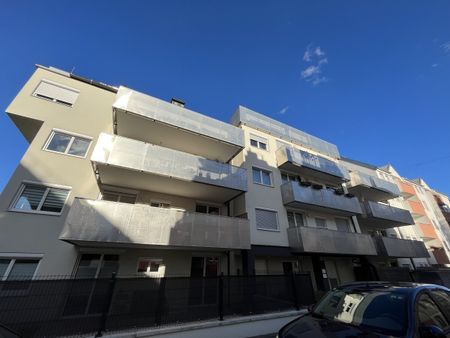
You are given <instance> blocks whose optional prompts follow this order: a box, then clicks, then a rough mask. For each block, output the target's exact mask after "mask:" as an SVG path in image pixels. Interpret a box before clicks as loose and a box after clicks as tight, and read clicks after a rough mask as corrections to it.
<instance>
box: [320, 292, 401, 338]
mask: <svg viewBox="0 0 450 338" xmlns="http://www.w3.org/2000/svg"><path fill="white" fill-rule="evenodd" d="M313 315H316V316H321V317H324V318H327V319H330V320H334V321H339V322H342V323H347V324H351V325H354V326H360V327H361V328H363V329H365V330H368V331H374V332H377V333H378V332H379V333H382V334H386V335H394V336H401V335H403V334H404V333H405V331H406V324H407V318H408V316H407V296H406V294H404V293H401V292H396V291H390V290H383V289H379V290H378V289H377V290H370V289H343V290H335V291H332V292H330V293H328V294H327V296H325V297H324V298H323V299H322V300H321V301H320V302H319V303H318V304H317V305H316V306H315V308H314V312H313Z"/></svg>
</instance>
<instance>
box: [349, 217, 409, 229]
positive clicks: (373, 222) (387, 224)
mask: <svg viewBox="0 0 450 338" xmlns="http://www.w3.org/2000/svg"><path fill="white" fill-rule="evenodd" d="M357 217H358V223H359V225H361V226H363V227H366V228H370V229H376V230H385V229H391V228H395V227H400V226H404V225H411V224H412V223H409V222H400V221H398V220H393V219H385V218H380V217H374V216H371V215H359V216H357Z"/></svg>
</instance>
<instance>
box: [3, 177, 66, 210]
mask: <svg viewBox="0 0 450 338" xmlns="http://www.w3.org/2000/svg"><path fill="white" fill-rule="evenodd" d="M27 184H28V185H38V186H42V187H45V188H46V190H45V192H44V194H43V195H42V197H41V200H40V201H39V205H38V206H37V208H36V210H24V209H16V208H15V205H16V203H17V202H18V200H19V198H20V196H21V195H22V193H23V191H24V190H25V187H26V185H27ZM52 188H54V189H61V190H67V191H68V193H67V196H66V199H65V200H64V204H63V206H62V208H61V211H60V212H52V211H42V210H39V209H40V208H42V205H43V204H44V202H45V199H46V198H47V195H48V193H49V191H50V189H52ZM71 192H72V187H69V186H63V185H58V184H49V183H41V182H34V181H27V180H24V181H22V182H21V183H20V187H19V189H18V191H17V193H16V195H15V196H14V198H13V200H12V203H11V205H10V206H9V208H8V211H11V212H21V213H26V214H39V215H48V216H60V215H61V214H62V213H63V211H64V207H65V206H66V203H67V200H68V199H69V196H70V193H71Z"/></svg>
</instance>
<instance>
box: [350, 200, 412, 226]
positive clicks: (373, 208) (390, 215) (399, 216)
mask: <svg viewBox="0 0 450 338" xmlns="http://www.w3.org/2000/svg"><path fill="white" fill-rule="evenodd" d="M362 205H363V207H364V211H365V212H364V214H363V215H359V216H358V223H359V224H360V225H362V226H365V227H368V228H372V229H378V230H379V229H389V228H394V227H399V226H404V225H411V224H414V219H413V218H412V216H411V214H410V213H409V211H408V210H406V209H401V208H397V207H393V206H390V205H387V204H382V203H377V202H373V201H366V202H364V203H363V204H362Z"/></svg>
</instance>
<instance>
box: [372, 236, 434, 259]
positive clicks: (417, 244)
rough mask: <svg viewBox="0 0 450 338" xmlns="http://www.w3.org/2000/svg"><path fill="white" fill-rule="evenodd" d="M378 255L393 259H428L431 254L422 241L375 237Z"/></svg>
mask: <svg viewBox="0 0 450 338" xmlns="http://www.w3.org/2000/svg"><path fill="white" fill-rule="evenodd" d="M374 240H375V243H376V245H377V250H378V254H379V255H380V256H382V257H392V258H426V257H429V256H430V255H429V253H428V250H427V248H426V247H425V244H424V243H423V242H421V241H414V240H408V239H400V238H391V237H381V236H377V237H374Z"/></svg>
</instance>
